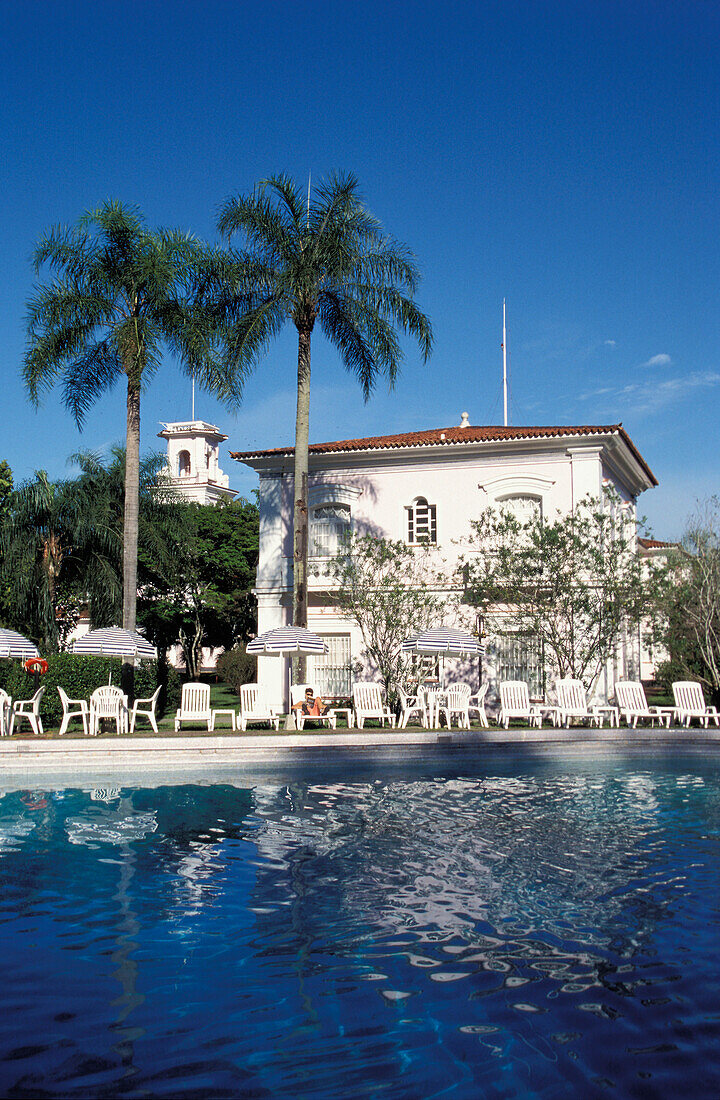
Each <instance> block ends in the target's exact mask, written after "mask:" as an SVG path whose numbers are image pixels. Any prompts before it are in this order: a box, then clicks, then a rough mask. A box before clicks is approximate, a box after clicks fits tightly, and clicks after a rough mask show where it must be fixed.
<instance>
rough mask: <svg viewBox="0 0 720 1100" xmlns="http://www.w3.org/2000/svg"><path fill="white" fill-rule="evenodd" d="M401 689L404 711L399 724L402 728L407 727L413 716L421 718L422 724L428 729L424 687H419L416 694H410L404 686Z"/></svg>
mask: <svg viewBox="0 0 720 1100" xmlns="http://www.w3.org/2000/svg"><path fill="white" fill-rule="evenodd" d="M399 691H400V707H401V709H402V713H401V715H400V721H399V723H398V726H399V728H400V729H402V730H404V729H407V724H408V722H409V721H410V719H411V718H412V717H417V718H419V719H420V725H421V726H422V727H423V728H424V729H427V724H428V718H427V711H426V709H425V692H424V691H423V689H422V688H418V690H417V694H416V695H408V693H407V692H406V691H404V690H403V689H402V688H400V689H399Z"/></svg>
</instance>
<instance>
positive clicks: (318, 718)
mask: <svg viewBox="0 0 720 1100" xmlns="http://www.w3.org/2000/svg"><path fill="white" fill-rule="evenodd" d="M308 688H312V684H293V685H292V687H291V688H290V702H291V703H292V704H293V706H294V705H295V703H302V702H304V700H305V692H306V691H307V689H308ZM313 691H315V688H313ZM316 694H317V693H316ZM293 714H294V715H295V721H296V722H297V728H298V729H299V730H302V729H305V723H306V722H324V723H326V724H327V726H328V727H329V728H330V729H333V730H334V729H335V728H336V727H337V715H336V714H334V713H333V712H332V710H330V711H329V712H328V713H327V714H303V712H302V710H301V709H300V707H298V709H297V710H294V711H293Z"/></svg>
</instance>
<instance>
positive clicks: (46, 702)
mask: <svg viewBox="0 0 720 1100" xmlns="http://www.w3.org/2000/svg"><path fill="white" fill-rule="evenodd" d="M47 662H48V671H47V672H46V673H45V675H44V676H43V677H41V680H40V682H41V684H42V685H43V686H44V688H45V694H44V695H43V698H42V702H41V704H40V716H41V718H42V721H43V725H44V726H45V727H46V728H47V729H52V728H54V727H57V726H59V725H60V721H61V719H62V703H61V702H60V696H59V695H58V691H57V688H58V684H59V685H60V687H61V688H63V690H64V691H65V692H67V694H68V696H69V697H70V698H71V699H89V698H90V696H91V695H92V693H93V691H94V690H95V688H99V687H102V686H103V685H104V684H107V683H108V682H109V681H110V678H111V677H112V683H113V684H118V685H119V684H120V670H121V667H122V662H121V660H120V658H119V657H84V656H80V655H78V654H75V653H55V654H53V655H52V656H50V657H48V658H47ZM162 671H163V670H162V669H159V668H158V662H157V661H142V662H141V664H140V665H138V666H137V667H136V669H135V697H136V698H138V699H145V698H148V697H149V696H151V695H152V694H153V692H154V691H155V688H156V687H157V686H158V683H162ZM166 678H167V679H166V684H167V686H166V689H165V696H166V703H165V706H166V709H168V710H169V709H171V708H173V709H174V708H176V707H177V706H178V705H179V700H180V691H181V688H180V677H179V676H178V674H177V672H176V670H175V669H174V668H170V667H168V668H167V670H166ZM0 687H3V688H4V689H5V691H7V693H8V695H10V696H12V698H13V699H29V698H30V697H31V696H32V694H33V692H34V690H35V683H34V677H33V676H32V674H30V673H28V672H25V669H24V668H23V666H22V663H21V662H20V661H0ZM162 695H163V693H162V692H161V695H160V700H158V702H160V701H161V700H162ZM158 713H159V714H162V713H163V711H162V710H160V708H158ZM20 729H29V727H28V725H27V723H26V722H23V723H22V725H21V726H20Z"/></svg>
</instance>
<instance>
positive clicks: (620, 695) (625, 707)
mask: <svg viewBox="0 0 720 1100" xmlns="http://www.w3.org/2000/svg"><path fill="white" fill-rule="evenodd" d="M615 698H616V700H617V705H618V710H619V711H620V714H621V716H622V717H624V719H625V721H626V723H627V725H628V726H629V725H630V724H631V723H632V727H633V729H635V728H636V727H637V724H638V722H639V721H640V719H641V718H642V719H645V720H647V721H649V722H650V725H651V726H653V725H654V724H655V723H656V722H657V723H658V725H659V724H660V723H662V722H664V723H665V725H666V726H667V728H668V729H669V728H670V719H671V718H672V717H673V713H674V708H673V707H655V706H652V707H649V706H648V703H647V699H646V698H645V689H644V687H643V686H642V684H641V683H640V681H639V680H618V681H617V682H616V684H615Z"/></svg>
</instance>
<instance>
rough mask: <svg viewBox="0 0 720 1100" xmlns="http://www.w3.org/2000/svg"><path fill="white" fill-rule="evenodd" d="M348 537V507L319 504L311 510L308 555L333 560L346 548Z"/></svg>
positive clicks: (345, 505) (346, 505)
mask: <svg viewBox="0 0 720 1100" xmlns="http://www.w3.org/2000/svg"><path fill="white" fill-rule="evenodd" d="M349 537H350V506H349V505H348V504H320V505H318V506H317V508H313V511H312V519H311V524H310V555H311V557H314V558H333V557H335V555H336V554H339V553H340V551H341V550H342V549H343V547H345V546H347V544H348V540H349Z"/></svg>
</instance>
